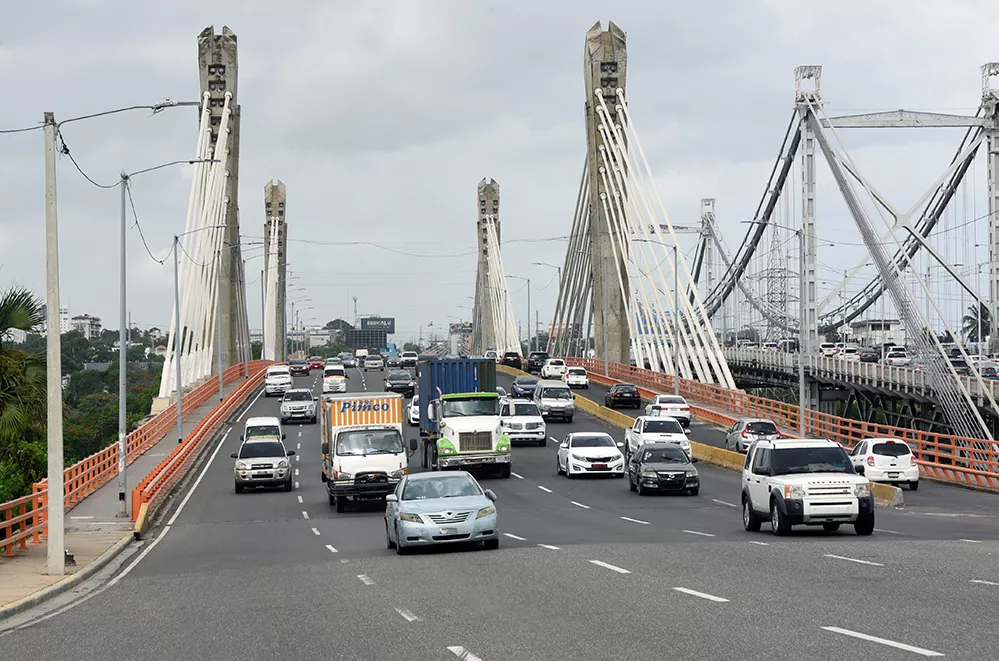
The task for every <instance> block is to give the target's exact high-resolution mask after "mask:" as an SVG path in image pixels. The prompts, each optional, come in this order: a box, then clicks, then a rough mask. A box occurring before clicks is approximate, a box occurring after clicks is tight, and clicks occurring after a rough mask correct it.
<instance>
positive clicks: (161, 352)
mask: <svg viewBox="0 0 999 661" xmlns="http://www.w3.org/2000/svg"><path fill="white" fill-rule="evenodd" d="M166 352H167V348H166V345H164V344H157V345H156V348H155V349H153V353H155V354H156V355H157V356H165V355H166Z"/></svg>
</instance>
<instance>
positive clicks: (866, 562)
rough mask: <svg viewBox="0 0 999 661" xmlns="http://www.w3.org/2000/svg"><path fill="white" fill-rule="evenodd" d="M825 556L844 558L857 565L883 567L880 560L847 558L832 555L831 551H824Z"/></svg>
mask: <svg viewBox="0 0 999 661" xmlns="http://www.w3.org/2000/svg"><path fill="white" fill-rule="evenodd" d="M824 557H826V558H836V559H837V560H846V561H847V562H856V563H857V564H858V565H871V566H872V567H884V565H883V564H881V563H880V562H870V561H869V560H858V559H857V558H848V557H846V556H845V555H833V554H831V553H826V554H825V556H824Z"/></svg>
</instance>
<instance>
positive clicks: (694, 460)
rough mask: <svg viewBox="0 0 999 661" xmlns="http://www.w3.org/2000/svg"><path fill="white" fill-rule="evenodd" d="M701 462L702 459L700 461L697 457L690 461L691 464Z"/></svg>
mask: <svg viewBox="0 0 999 661" xmlns="http://www.w3.org/2000/svg"><path fill="white" fill-rule="evenodd" d="M699 461H700V459H698V458H697V457H694V458H693V459H691V460H690V463H692V464H696V463H697V462H699Z"/></svg>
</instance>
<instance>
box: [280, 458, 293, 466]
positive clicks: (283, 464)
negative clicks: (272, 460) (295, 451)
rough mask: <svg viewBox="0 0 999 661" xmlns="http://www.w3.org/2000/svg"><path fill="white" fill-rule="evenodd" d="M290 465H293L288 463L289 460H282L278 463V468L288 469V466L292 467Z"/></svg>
mask: <svg viewBox="0 0 999 661" xmlns="http://www.w3.org/2000/svg"><path fill="white" fill-rule="evenodd" d="M290 465H291V464H289V463H288V460H287V459H282V460H281V461H279V462H278V465H277V467H278V468H287V467H288V466H290Z"/></svg>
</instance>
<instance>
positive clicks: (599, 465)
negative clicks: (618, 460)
mask: <svg viewBox="0 0 999 661" xmlns="http://www.w3.org/2000/svg"><path fill="white" fill-rule="evenodd" d="M593 467H594V468H607V464H593Z"/></svg>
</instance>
